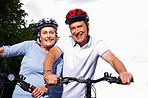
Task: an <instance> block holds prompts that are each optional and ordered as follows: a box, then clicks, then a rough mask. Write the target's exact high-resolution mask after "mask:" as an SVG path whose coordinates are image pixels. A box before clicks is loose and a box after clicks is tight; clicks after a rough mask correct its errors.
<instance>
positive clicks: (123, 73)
mask: <svg viewBox="0 0 148 98" xmlns="http://www.w3.org/2000/svg"><path fill="white" fill-rule="evenodd" d="M102 58H103V59H104V60H105V61H107V62H108V63H109V64H110V65H111V66H112V67H113V68H114V69H115V70H116V72H117V73H118V74H119V77H120V78H121V81H122V82H123V83H125V84H130V80H131V79H132V74H131V73H128V72H127V70H126V68H125V66H124V64H123V63H122V62H121V61H120V60H119V59H118V58H117V57H116V56H115V55H114V54H113V53H112V52H107V53H105V54H104V55H103V57H102Z"/></svg>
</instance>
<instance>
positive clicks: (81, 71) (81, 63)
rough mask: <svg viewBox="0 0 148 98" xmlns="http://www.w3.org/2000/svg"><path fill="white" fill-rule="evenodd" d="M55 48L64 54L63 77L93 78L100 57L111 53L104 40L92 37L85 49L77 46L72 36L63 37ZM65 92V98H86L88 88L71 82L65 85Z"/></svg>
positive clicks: (63, 95)
mask: <svg viewBox="0 0 148 98" xmlns="http://www.w3.org/2000/svg"><path fill="white" fill-rule="evenodd" d="M55 46H56V47H58V48H59V49H60V50H61V52H62V53H63V59H64V65H63V77H76V78H79V77H80V76H83V77H84V78H85V79H87V78H93V76H94V72H95V69H96V65H97V60H98V57H102V55H103V54H104V53H106V52H108V51H110V50H109V48H108V47H107V45H105V44H104V43H103V41H102V40H97V39H94V38H92V37H91V36H90V39H89V42H88V43H87V44H86V45H84V46H83V47H80V46H79V45H78V44H75V41H74V40H73V38H72V36H69V37H61V38H60V39H59V40H58V42H57V43H56V45H55ZM63 90H64V91H63V94H62V97H63V98H84V97H85V90H86V86H85V84H81V83H77V82H71V83H69V84H68V85H63Z"/></svg>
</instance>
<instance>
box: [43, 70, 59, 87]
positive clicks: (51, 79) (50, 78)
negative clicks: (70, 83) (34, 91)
mask: <svg viewBox="0 0 148 98" xmlns="http://www.w3.org/2000/svg"><path fill="white" fill-rule="evenodd" d="M43 76H44V80H45V83H46V84H48V85H57V83H58V76H57V75H55V74H53V73H51V72H46V73H45V74H43Z"/></svg>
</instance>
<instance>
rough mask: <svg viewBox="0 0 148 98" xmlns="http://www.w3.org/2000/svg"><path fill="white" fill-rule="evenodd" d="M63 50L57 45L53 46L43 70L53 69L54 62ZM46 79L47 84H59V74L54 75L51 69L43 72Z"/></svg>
mask: <svg viewBox="0 0 148 98" xmlns="http://www.w3.org/2000/svg"><path fill="white" fill-rule="evenodd" d="M60 55H61V51H60V49H59V48H57V47H53V48H51V49H50V50H49V52H48V53H47V55H46V58H45V61H44V65H43V70H52V69H53V65H54V62H55V61H56V60H57V59H58V58H59V57H60ZM43 76H44V80H45V81H46V83H47V84H57V76H56V75H54V74H53V73H52V72H51V71H47V72H46V73H43Z"/></svg>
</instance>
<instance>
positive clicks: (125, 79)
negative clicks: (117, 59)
mask: <svg viewBox="0 0 148 98" xmlns="http://www.w3.org/2000/svg"><path fill="white" fill-rule="evenodd" d="M119 77H120V79H121V81H122V83H124V84H128V85H129V84H130V81H131V80H132V74H131V73H128V72H122V73H119Z"/></svg>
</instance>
